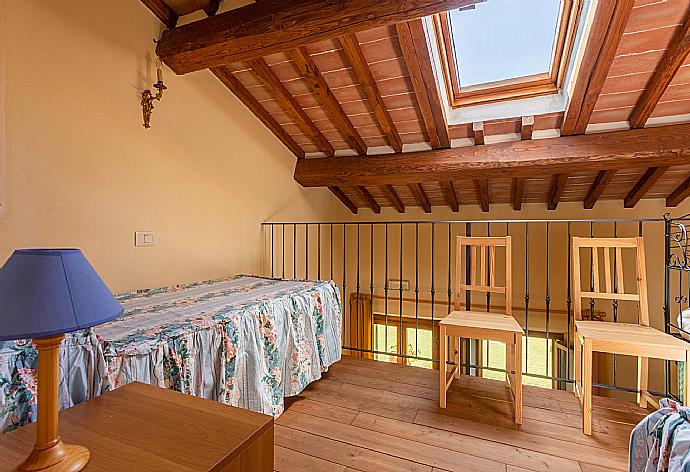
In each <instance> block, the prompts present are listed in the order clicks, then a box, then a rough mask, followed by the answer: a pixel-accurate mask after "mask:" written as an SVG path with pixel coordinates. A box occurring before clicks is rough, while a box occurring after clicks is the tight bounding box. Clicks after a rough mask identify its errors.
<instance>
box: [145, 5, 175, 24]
mask: <svg viewBox="0 0 690 472" xmlns="http://www.w3.org/2000/svg"><path fill="white" fill-rule="evenodd" d="M141 3H143V4H144V6H146V8H148V9H149V10H151V12H152V13H153V14H154V15H156V17H157V18H158V19H159V20H161V22H162V23H163V24H164V25H165V26H167V27H168V28H174V27H175V25H177V20H178V19H179V16H178V15H177V13H175V10H173V9H172V8H170V7H169V6H168V4H166V3H165V2H164V1H163V0H141Z"/></svg>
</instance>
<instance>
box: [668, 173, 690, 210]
mask: <svg viewBox="0 0 690 472" xmlns="http://www.w3.org/2000/svg"><path fill="white" fill-rule="evenodd" d="M688 197H690V177H688V178H687V179H685V180H684V181H683V183H682V184H680V185H679V186H678V187H677V188H676V189H675V190H674V191H673V192H671V193H670V194H669V196H668V197H666V206H667V207H675V206H678V205H680V204H681V202H682V201H683V200H685V199H686V198H688Z"/></svg>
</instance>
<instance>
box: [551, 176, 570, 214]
mask: <svg viewBox="0 0 690 472" xmlns="http://www.w3.org/2000/svg"><path fill="white" fill-rule="evenodd" d="M567 183H568V174H556V175H554V176H553V178H552V179H551V186H550V187H549V193H548V196H547V197H546V208H547V209H548V210H555V209H556V208H558V203H559V202H560V201H561V196H562V195H563V190H565V186H566V184H567Z"/></svg>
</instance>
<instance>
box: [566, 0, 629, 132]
mask: <svg viewBox="0 0 690 472" xmlns="http://www.w3.org/2000/svg"><path fill="white" fill-rule="evenodd" d="M634 4H635V1H634V0H601V1H599V2H598V4H597V10H596V12H595V16H594V21H593V23H592V27H591V29H590V33H589V37H588V38H587V44H586V46H585V47H586V49H585V53H584V56H583V60H582V64H581V65H580V68H579V71H578V74H577V77H576V81H575V88H574V90H573V93H572V94H571V96H570V100H569V101H568V106H567V108H566V111H565V117H564V119H563V125H562V126H561V134H562V135H571V134H582V133H584V132H585V130H586V129H587V125H588V124H589V119H590V117H591V116H592V111H594V106H595V105H596V103H597V100H598V99H599V94H600V93H601V90H602V88H603V87H604V82H605V81H606V76H607V75H608V72H609V69H610V68H611V63H612V62H613V58H614V57H615V55H616V50H617V49H618V45H619V43H620V40H621V38H622V37H623V33H624V32H625V27H626V25H627V24H628V18H629V17H630V13H631V12H632V9H633V6H634Z"/></svg>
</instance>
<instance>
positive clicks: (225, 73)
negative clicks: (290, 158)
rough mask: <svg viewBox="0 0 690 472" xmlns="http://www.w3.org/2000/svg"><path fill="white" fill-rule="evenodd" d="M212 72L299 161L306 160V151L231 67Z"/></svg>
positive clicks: (216, 69) (219, 68) (212, 70)
mask: <svg viewBox="0 0 690 472" xmlns="http://www.w3.org/2000/svg"><path fill="white" fill-rule="evenodd" d="M211 72H213V74H214V75H215V76H216V77H217V78H218V80H220V81H221V82H222V83H223V84H224V85H225V86H226V87H227V88H228V89H229V90H230V91H231V92H232V93H234V94H235V96H236V97H237V98H238V99H239V100H240V101H241V102H242V103H243V104H244V106H245V107H247V108H248V109H249V111H251V112H252V113H253V114H254V116H256V117H257V118H258V119H259V120H260V121H261V122H262V123H263V124H264V126H266V128H268V129H269V130H271V132H272V133H273V134H274V135H275V136H276V137H277V138H278V139H280V141H281V142H282V143H283V144H284V145H285V147H287V148H288V149H289V150H290V151H292V153H293V154H294V155H295V156H297V158H298V159H303V158H304V150H303V149H302V148H301V147H300V146H299V144H297V142H296V141H295V140H294V139H293V138H292V136H290V135H289V134H288V132H287V131H285V128H283V127H282V126H280V124H279V123H278V122H277V121H276V120H275V118H273V116H271V114H270V113H269V112H268V111H267V110H266V109H265V108H264V107H263V106H262V105H261V103H259V101H258V100H257V99H256V98H254V96H253V95H252V94H251V92H249V90H247V88H246V87H245V86H244V85H243V84H242V82H240V81H239V80H238V79H237V77H235V76H234V74H233V73H232V71H231V70H230V68H229V67H226V66H222V67H214V68H213V69H211Z"/></svg>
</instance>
